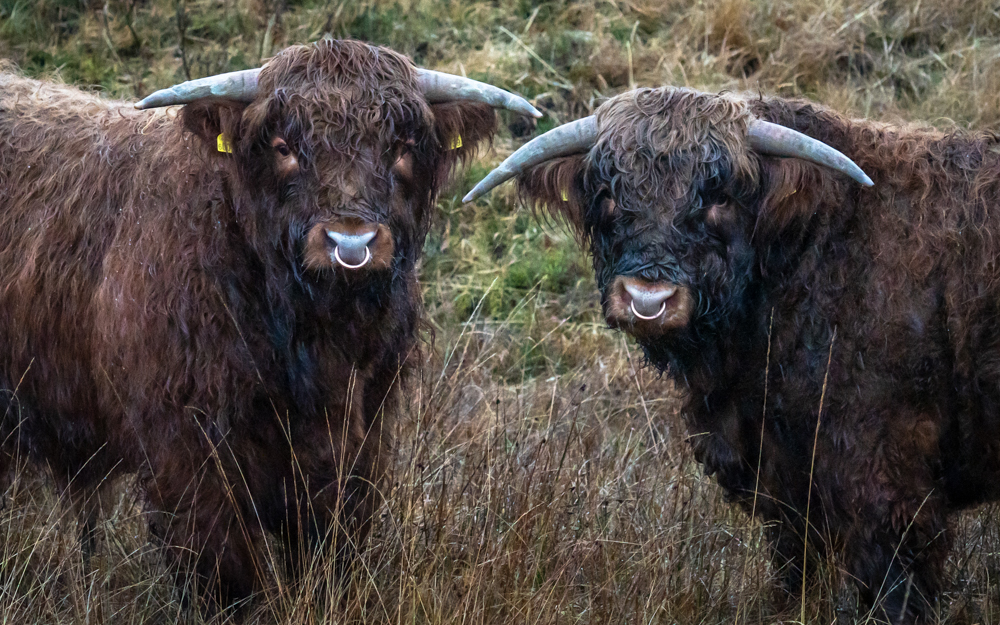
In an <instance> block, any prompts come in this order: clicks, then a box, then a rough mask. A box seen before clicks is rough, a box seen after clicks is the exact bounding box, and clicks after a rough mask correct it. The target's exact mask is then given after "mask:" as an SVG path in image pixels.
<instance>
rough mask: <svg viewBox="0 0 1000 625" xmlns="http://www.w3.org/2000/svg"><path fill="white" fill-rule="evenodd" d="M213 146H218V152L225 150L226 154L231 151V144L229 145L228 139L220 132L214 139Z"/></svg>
mask: <svg viewBox="0 0 1000 625" xmlns="http://www.w3.org/2000/svg"><path fill="white" fill-rule="evenodd" d="M215 147H216V148H218V150H219V151H220V152H225V153H226V154H232V153H233V146H231V145H230V144H229V141H227V140H226V138H225V137H224V136H222V135H221V134H220V135H219V136H218V138H217V139H216V143H215Z"/></svg>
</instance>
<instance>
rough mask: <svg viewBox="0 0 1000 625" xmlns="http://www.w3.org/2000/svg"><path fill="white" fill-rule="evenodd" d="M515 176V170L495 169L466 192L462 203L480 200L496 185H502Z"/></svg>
mask: <svg viewBox="0 0 1000 625" xmlns="http://www.w3.org/2000/svg"><path fill="white" fill-rule="evenodd" d="M513 177H514V173H513V172H508V171H504V170H502V169H499V168H498V169H494V170H493V171H491V172H490V173H489V174H487V176H486V177H485V178H483V179H482V180H480V181H479V182H478V183H477V184H476V186H474V187H472V190H471V191H469V192H468V193H466V194H465V197H463V198H462V204H468V203H469V202H471V201H473V200H478V199H479V198H481V197H483V196H484V195H486V194H487V193H489V192H490V191H492V190H493V188H494V187H498V186H500V185H502V184H503V183H505V182H507V181H508V180H510V179H511V178H513Z"/></svg>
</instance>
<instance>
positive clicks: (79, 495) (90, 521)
mask: <svg viewBox="0 0 1000 625" xmlns="http://www.w3.org/2000/svg"><path fill="white" fill-rule="evenodd" d="M63 492H65V493H66V498H67V499H68V500H69V505H70V508H71V509H72V510H73V512H74V514H75V515H76V518H77V520H78V522H79V528H80V550H81V552H82V554H83V564H84V567H85V568H88V567H89V566H90V560H91V558H92V557H93V555H94V554H95V553H97V550H98V548H99V547H100V543H101V538H102V532H101V531H100V530H99V527H100V524H101V519H103V518H106V517H107V514H108V513H109V512H111V510H112V509H113V508H114V488H113V487H112V484H111V481H110V480H104V481H102V482H100V483H99V484H97V485H96V486H89V487H88V486H85V485H83V484H82V483H81V482H79V481H70V482H69V484H68V485H67V486H66V488H65V490H64V491H63Z"/></svg>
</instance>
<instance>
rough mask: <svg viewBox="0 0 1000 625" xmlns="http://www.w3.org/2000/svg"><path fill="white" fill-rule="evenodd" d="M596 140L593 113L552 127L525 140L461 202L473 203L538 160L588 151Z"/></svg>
mask: <svg viewBox="0 0 1000 625" xmlns="http://www.w3.org/2000/svg"><path fill="white" fill-rule="evenodd" d="M595 143H597V118H596V117H594V116H593V115H591V116H590V117H584V118H583V119H578V120H576V121H575V122H570V123H568V124H563V125H562V126H559V127H558V128H553V129H552V130H550V131H548V132H546V133H545V134H542V135H538V136H537V137H535V138H534V139H532V140H531V141H529V142H527V143H525V144H524V145H522V146H521V147H520V148H519V149H518V150H517V151H516V152H514V153H513V154H511V155H510V156H508V157H507V160H505V161H504V162H502V163H500V165H499V166H498V167H497V168H496V169H494V170H493V171H491V172H490V173H489V175H487V176H486V177H485V178H483V179H482V180H480V181H479V184H477V185H476V186H475V187H473V188H472V191H469V193H468V195H466V196H465V197H464V198H462V201H463V202H471V201H472V200H474V199H476V198H478V197H480V196H482V195H484V194H485V193H487V192H488V191H489V190H490V189H492V188H493V187H495V186H498V185H500V184H503V183H504V182H506V181H508V180H510V179H511V178H513V177H514V176H519V175H521V174H522V173H524V171H525V170H527V169H529V168H531V167H534V166H535V165H538V164H539V163H544V162H545V161H548V160H551V159H553V158H558V157H560V156H569V155H570V154H579V153H580V152H586V151H587V150H589V149H590V148H592V147H594V144H595Z"/></svg>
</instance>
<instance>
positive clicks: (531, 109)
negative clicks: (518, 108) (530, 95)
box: [524, 100, 542, 119]
mask: <svg viewBox="0 0 1000 625" xmlns="http://www.w3.org/2000/svg"><path fill="white" fill-rule="evenodd" d="M524 103H525V104H527V105H528V107H527V110H526V111H525V114H526V115H528V116H530V117H534V118H535V119H541V118H542V112H541V111H539V110H538V109H536V108H535V107H533V106H532V105H531V102H528V101H527V100H525V101H524Z"/></svg>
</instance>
